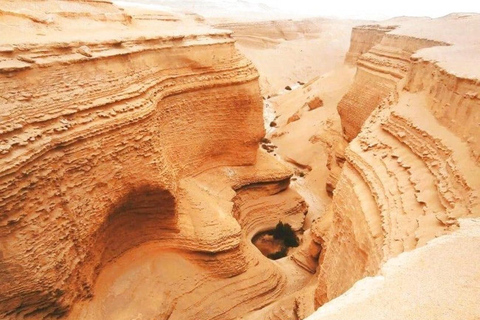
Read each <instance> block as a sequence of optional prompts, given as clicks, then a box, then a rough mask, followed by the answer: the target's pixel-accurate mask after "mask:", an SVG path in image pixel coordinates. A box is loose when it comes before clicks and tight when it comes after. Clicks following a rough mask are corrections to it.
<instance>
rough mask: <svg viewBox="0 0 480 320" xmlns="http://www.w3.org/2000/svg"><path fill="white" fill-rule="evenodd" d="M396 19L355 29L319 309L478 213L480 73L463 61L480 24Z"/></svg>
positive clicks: (319, 235) (322, 239) (317, 234)
mask: <svg viewBox="0 0 480 320" xmlns="http://www.w3.org/2000/svg"><path fill="white" fill-rule="evenodd" d="M394 22H396V23H395V24H398V25H399V27H397V29H395V30H394V31H390V32H386V33H384V30H385V27H381V28H380V30H376V29H375V28H372V27H368V28H367V29H364V30H363V29H362V32H358V31H357V32H354V38H355V37H360V38H359V39H356V40H354V41H353V43H352V46H351V49H350V50H351V51H352V52H351V53H350V54H349V56H350V57H354V56H358V59H357V75H356V77H355V80H354V83H353V85H352V87H351V89H350V91H349V92H348V93H347V94H346V95H345V96H344V98H343V99H342V101H341V102H340V103H339V105H338V109H339V112H340V117H341V120H342V126H343V129H344V133H345V134H346V137H347V138H348V139H353V140H352V141H351V143H350V144H349V146H348V148H347V149H346V152H345V158H346V163H345V165H344V166H343V169H342V173H341V175H340V178H339V181H338V184H337V188H336V190H335V191H334V196H333V200H332V206H331V208H330V210H329V211H328V212H327V214H326V215H325V216H324V217H323V218H322V219H319V220H317V221H316V223H315V224H314V225H313V227H312V234H313V236H314V239H316V241H317V242H319V243H321V244H322V247H323V250H322V253H321V255H320V262H319V263H320V265H321V267H320V271H319V284H318V288H317V291H316V301H317V303H318V304H319V305H322V304H324V303H325V302H327V301H329V300H331V299H333V298H335V297H337V296H339V295H341V294H342V293H344V292H345V291H346V290H348V289H349V288H350V287H351V286H352V285H353V284H354V283H355V282H356V281H357V280H359V279H361V278H363V277H365V276H369V275H375V274H376V273H377V272H378V271H379V268H380V266H381V265H382V264H383V263H384V262H385V261H387V260H389V259H390V258H392V257H395V256H397V255H398V254H400V253H402V252H404V251H409V250H413V249H415V248H418V247H420V246H423V245H424V244H425V243H426V242H427V241H428V240H430V239H432V238H435V237H438V236H441V235H443V234H446V233H448V232H450V231H452V230H454V229H456V228H457V227H458V221H457V220H458V219H459V218H461V217H478V216H479V213H480V198H479V195H480V166H479V149H478V139H479V137H480V135H479V131H478V130H479V125H478V124H479V121H480V100H479V99H478V96H479V94H480V86H479V82H478V79H479V78H480V72H479V69H478V65H476V64H473V63H472V62H470V61H468V60H461V59H462V57H463V56H469V55H471V56H475V55H476V53H477V52H478V44H476V43H478V33H476V32H473V33H471V34H470V36H469V37H467V36H462V32H463V31H462V30H464V29H463V28H464V26H465V25H468V26H469V28H471V29H472V30H479V29H480V17H479V16H478V15H466V16H458V15H451V16H447V17H444V18H441V19H437V20H431V19H418V20H415V21H392V24H393V23H394ZM369 30H370V31H369ZM442 30H449V32H448V33H445V34H443V33H442ZM370 32H371V33H372V34H370ZM381 33H383V34H384V36H383V37H382V39H381V40H379V39H378V37H379V34H381ZM363 36H365V39H362V38H361V37H363ZM368 41H372V42H374V43H370V44H368V45H367V44H364V45H362V46H358V47H357V46H356V44H358V43H364V42H368ZM367 47H371V49H369V50H368V51H367V52H365V53H363V54H361V53H362V52H363V50H364V48H367ZM425 48H428V49H425ZM422 49H423V50H422ZM462 50H467V51H466V52H468V53H465V52H463V51H462ZM460 51H462V52H463V53H462V54H460V55H457V53H458V52H460ZM455 62H456V63H455ZM463 63H466V64H468V65H470V68H465V66H463V67H460V66H459V65H461V64H463ZM465 70H468V71H469V72H468V73H466V72H464V71H465ZM364 122H365V123H364ZM362 124H363V126H362ZM431 263H441V262H438V261H433V260H432V261H431ZM461 268H462V266H459V269H461ZM476 292H477V294H478V290H477V291H476ZM405 295H408V293H405ZM432 299H433V300H432V301H435V298H432ZM438 301H440V300H438ZM454 308H461V306H460V305H455V306H454ZM477 316H478V314H477ZM433 318H435V317H433ZM322 319H323V318H322ZM328 319H330V318H328Z"/></svg>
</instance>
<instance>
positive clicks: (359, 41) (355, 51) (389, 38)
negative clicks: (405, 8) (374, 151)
mask: <svg viewBox="0 0 480 320" xmlns="http://www.w3.org/2000/svg"><path fill="white" fill-rule="evenodd" d="M392 29H394V27H381V26H378V27H375V26H370V27H367V28H357V30H354V31H353V32H352V44H351V46H350V51H349V53H348V54H347V61H348V62H350V63H355V62H356V65H357V73H356V75H355V81H354V83H353V85H352V87H351V88H350V90H349V92H348V93H347V94H346V95H345V96H344V97H343V98H342V100H341V101H340V103H339V104H338V113H339V114H340V118H341V119H342V127H343V133H344V136H345V138H346V139H347V140H348V141H351V140H352V139H353V138H355V137H356V136H357V134H358V133H359V132H360V129H361V127H362V125H363V123H364V122H365V120H367V118H368V116H369V115H370V114H371V113H372V112H373V110H374V109H375V108H377V107H378V106H379V105H381V104H382V103H384V102H385V100H387V99H394V97H391V95H393V96H394V95H395V94H396V91H397V89H401V88H402V86H403V83H402V80H404V79H405V77H406V76H407V74H408V73H409V71H410V68H411V64H410V56H411V55H412V54H413V53H414V52H416V51H417V50H420V49H422V48H427V47H431V46H438V45H445V43H442V42H439V41H432V40H429V39H417V38H414V37H408V36H404V35H402V36H400V35H396V34H391V33H387V32H388V31H391V30H392ZM360 31H361V32H360Z"/></svg>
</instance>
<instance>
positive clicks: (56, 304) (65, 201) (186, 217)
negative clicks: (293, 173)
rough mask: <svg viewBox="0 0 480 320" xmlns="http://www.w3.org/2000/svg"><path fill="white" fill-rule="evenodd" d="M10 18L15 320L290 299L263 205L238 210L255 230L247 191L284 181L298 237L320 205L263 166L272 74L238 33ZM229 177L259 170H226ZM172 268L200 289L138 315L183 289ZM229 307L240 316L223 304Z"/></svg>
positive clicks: (1, 187)
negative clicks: (266, 93)
mask: <svg viewBox="0 0 480 320" xmlns="http://www.w3.org/2000/svg"><path fill="white" fill-rule="evenodd" d="M0 10H1V15H0V20H1V22H2V34H4V35H5V34H7V36H5V37H4V36H2V39H1V40H0V42H1V43H0V48H1V49H0V84H1V85H0V88H1V89H0V91H1V94H0V97H1V98H0V103H1V111H0V112H1V122H0V154H1V155H0V212H1V215H0V257H1V259H0V314H1V315H2V316H1V317H2V318H16V317H20V318H21V317H28V316H31V317H34V318H35V317H38V318H43V317H44V316H51V317H60V316H63V315H65V314H67V313H68V312H69V311H70V310H71V307H72V306H73V305H79V306H82V307H77V308H76V309H75V312H74V313H72V314H71V317H72V319H81V318H85V319H106V318H109V317H111V315H112V314H115V315H116V319H120V318H121V317H122V316H121V314H123V315H125V319H132V318H134V317H136V316H137V315H138V314H139V312H140V311H139V310H141V312H144V316H146V314H148V315H149V316H152V317H157V318H161V319H163V318H167V317H169V319H194V318H195V319H207V318H210V319H214V318H216V319H217V318H222V319H230V318H234V317H236V316H238V315H240V314H243V313H245V312H247V311H250V310H252V309H255V308H258V307H260V306H262V305H263V304H266V303H268V302H269V301H272V299H275V298H276V297H278V296H279V295H280V294H281V293H282V288H283V287H282V283H284V282H285V281H284V277H285V276H284V274H283V273H282V272H281V271H279V270H278V268H277V269H275V268H274V267H272V265H273V264H272V262H270V261H269V260H266V261H265V259H260V258H259V256H258V255H260V256H261V254H260V253H259V252H257V251H255V250H256V249H254V248H253V249H249V248H251V246H250V247H249V245H248V243H249V241H247V238H246V236H245V235H243V234H242V227H241V226H243V225H245V226H247V225H251V226H252V227H251V228H253V229H255V228H259V226H263V225H264V224H265V223H266V222H265V221H263V222H262V221H261V219H260V220H259V219H258V216H257V215H258V214H259V213H258V214H257V213H255V214H254V213H252V212H255V211H256V210H257V209H255V206H260V205H262V203H261V202H259V203H256V204H254V203H252V204H251V205H248V209H247V208H246V209H245V210H243V209H242V210H240V212H237V211H235V212H236V213H235V214H238V215H239V217H243V216H245V215H246V216H252V215H253V217H256V218H252V219H245V218H241V219H240V220H239V221H241V223H240V224H239V223H238V222H237V220H236V219H235V218H234V215H233V214H232V210H233V208H234V204H233V203H234V202H235V206H236V207H239V206H240V207H242V206H246V204H241V203H240V202H237V201H236V200H235V201H234V200H233V198H234V196H235V191H234V190H238V192H237V193H238V197H240V195H241V194H243V191H241V190H244V189H245V187H244V186H245V185H252V186H253V185H255V184H259V185H262V186H263V184H269V183H273V182H274V181H280V184H279V185H280V186H281V189H279V190H277V191H275V192H279V191H282V192H285V195H286V196H285V198H284V199H286V200H284V202H283V204H282V205H280V207H281V208H282V210H284V212H287V213H288V215H290V216H292V217H295V219H294V221H298V222H297V223H296V226H297V227H300V226H301V221H302V220H303V218H301V217H303V215H304V213H305V210H306V206H305V204H304V202H302V199H301V198H300V197H299V196H298V195H296V194H295V193H292V192H290V191H288V189H287V187H288V179H289V177H290V173H289V172H286V171H285V170H284V169H281V168H280V167H275V168H276V169H268V167H272V166H273V165H272V164H271V161H269V160H258V159H257V150H258V142H259V141H260V139H261V138H262V136H263V134H264V130H263V123H262V102H261V96H260V92H259V86H258V82H257V78H258V74H257V72H256V70H255V68H254V67H253V66H252V64H251V63H250V62H249V61H248V60H246V59H245V58H244V57H243V56H242V55H241V54H239V53H238V51H236V49H235V48H234V41H233V39H232V38H231V36H230V32H227V31H221V30H216V29H212V28H211V27H208V26H205V25H200V24H198V23H197V22H196V21H195V20H196V19H195V18H194V17H192V18H189V17H184V16H173V15H168V14H158V15H151V14H149V15H146V14H144V13H141V12H136V13H135V14H133V15H132V14H127V13H126V12H124V11H122V10H119V9H118V8H117V7H115V6H113V5H112V4H111V3H110V2H108V1H71V2H68V3H66V2H62V1H34V0H32V1H22V2H21V3H19V2H3V3H2V4H0ZM197 20H198V19H197ZM4 26H5V27H4ZM180 26H181V28H180ZM4 30H5V32H4ZM255 163H257V167H253V166H252V165H253V164H255ZM262 163H263V164H264V166H263V167H262V169H261V170H260V169H259V167H258V166H261V164H262ZM265 163H266V164H268V165H265ZM223 166H245V167H240V168H245V169H238V170H240V171H241V170H244V171H245V173H244V174H238V175H237V174H236V173H235V172H236V171H235V170H237V169H235V170H234V169H224V170H223V169H222V170H223V171H222V170H220V171H221V174H220V173H218V172H217V171H215V170H217V168H220V167H223ZM257 169H258V170H260V171H258V170H257ZM212 170H213V171H212ZM229 170H230V171H229ZM262 170H263V171H262ZM247 173H248V174H247ZM203 174H207V175H209V176H208V179H207V178H205V176H202V175H203ZM232 175H233V176H232ZM236 176H239V177H240V178H235V177H236ZM215 177H217V178H218V177H223V178H222V179H223V180H222V179H220V178H218V180H215V179H216V178H215ZM229 177H230V178H229ZM202 179H203V180H202ZM229 179H230V180H233V181H236V183H233V182H229V181H230V180H229ZM235 179H237V180H235ZM202 181H220V182H222V183H220V184H218V185H216V186H215V188H214V187H212V186H211V185H209V184H206V183H204V182H202ZM266 190H270V188H266ZM262 196H265V197H267V198H268V197H276V198H277V199H270V200H268V201H267V202H268V203H271V204H270V206H271V207H272V208H273V207H274V205H273V201H274V200H275V201H276V200H278V198H281V197H279V196H278V195H273V194H270V193H269V192H267V193H265V194H262ZM252 201H253V200H252ZM256 201H258V200H256ZM249 203H250V202H249ZM281 213H282V212H280V211H277V216H274V219H275V222H277V220H278V215H280V214H281ZM255 219H257V220H258V221H257V220H255ZM272 219H273V218H272ZM292 219H293V218H292ZM299 219H300V220H299ZM245 228H246V227H245ZM245 228H244V230H246V229H245ZM251 228H250V227H249V228H247V229H248V230H250V229H251ZM250 245H251V244H250ZM172 252H173V253H172ZM140 253H141V254H140ZM255 254H258V255H257V256H256V255H255ZM162 257H163V258H165V259H166V260H165V261H170V262H172V263H173V264H172V265H175V263H179V264H181V265H183V266H184V267H185V270H189V271H188V272H187V271H186V273H185V274H192V279H197V280H198V282H195V280H194V282H192V284H193V287H192V286H191V285H187V283H186V282H181V281H180V279H177V280H178V281H179V282H178V287H175V288H174V289H172V290H170V289H169V290H170V291H169V292H163V294H164V296H163V298H162V297H158V300H154V301H153V302H152V301H151V302H150V303H149V307H148V308H145V305H144V304H142V303H137V304H136V305H135V304H134V302H135V301H136V300H135V299H134V298H132V296H135V294H137V298H138V297H140V296H142V295H141V294H140V293H144V294H147V295H148V293H151V292H153V291H148V290H147V288H152V290H153V287H149V286H153V284H155V285H156V286H157V288H158V287H159V286H165V287H168V288H171V287H172V283H171V282H169V281H171V280H172V279H173V278H171V279H170V280H165V281H163V280H159V279H161V277H160V276H159V274H162V273H161V272H163V271H164V272H165V274H170V273H168V272H169V271H168V270H170V269H168V268H170V267H169V264H168V263H167V262H165V263H166V264H161V263H160V261H161V258H162ZM135 261H137V262H138V264H136V262H135ZM142 261H143V262H148V263H147V264H141V263H140V262H142ZM259 261H261V262H259ZM117 263H118V264H117ZM150 266H157V267H158V268H157V269H155V270H157V271H158V272H160V273H158V274H157V273H155V272H154V271H152V269H150V271H148V272H147V271H146V270H147V269H145V268H147V267H148V268H150ZM166 268H167V269H166ZM105 270H108V272H107V271H105ZM126 270H127V271H128V272H130V273H128V272H127V271H126ZM133 270H136V271H135V272H140V273H141V274H143V275H144V276H145V277H144V278H142V277H136V278H135V279H136V281H139V282H138V283H142V284H143V285H144V286H145V290H143V291H140V293H139V292H138V291H136V289H135V288H136V287H135V288H134V287H129V285H128V284H131V283H132V282H129V281H130V280H128V281H127V280H125V279H129V278H128V277H129V275H131V274H132V273H134V271H133ZM142 270H143V271H142ZM124 271H125V272H126V273H123V272H124ZM102 272H103V273H102ZM142 272H144V273H142ZM189 272H190V273H189ZM152 274H153V275H157V276H158V277H157V278H148V276H149V275H150V276H152ZM194 274H196V275H198V277H195V276H194ZM212 274H215V276H214V277H213V278H212ZM99 275H100V277H99ZM102 275H105V276H102ZM114 275H118V276H119V277H118V278H117V279H116V280H115V279H114V280H112V278H114ZM120 275H122V276H121V277H120ZM172 277H174V276H173V275H172ZM142 279H143V280H142ZM149 279H150V280H149ZM152 279H154V280H152ZM212 279H218V282H215V281H213V280H212ZM122 281H125V282H122ZM134 283H136V282H134ZM180 283H183V284H180ZM215 283H216V284H215ZM238 283H244V284H245V285H238ZM175 285H177V283H175ZM125 288H129V290H127V291H129V292H131V294H132V295H126V296H125V295H123V293H122V294H120V293H121V292H124V291H123V289H125ZM219 288H224V289H223V291H222V290H220V291H218V293H217V295H214V294H213V293H214V292H215V290H217V289H219ZM239 291H240V292H242V293H241V294H238V292H239ZM156 292H158V290H157V291H156ZM186 292H190V293H192V292H193V293H192V294H190V295H188V294H185V293H186ZM219 294H224V295H225V297H228V300H229V301H231V304H224V305H221V306H219V304H218V298H220V296H218V295H219ZM112 296H116V297H117V298H118V300H115V301H114V302H112V301H111V300H109V299H110V298H111V297H112ZM92 297H93V300H90V299H91V298H92ZM142 297H143V296H142ZM150 297H152V296H150ZM165 297H168V298H165ZM205 297H209V298H208V299H206V298H205ZM255 297H257V299H255ZM260 298H261V299H260ZM122 299H123V300H122ZM182 299H183V300H182ZM202 299H203V300H202ZM226 299H227V298H226ZM80 301H83V302H81V304H79V303H80ZM120 301H123V303H122V302H120ZM127 301H130V302H131V304H129V303H127ZM144 301H146V300H144ZM155 301H156V302H157V303H158V304H155ZM110 302H112V303H110ZM99 305H100V306H101V307H100V308H99V309H97V307H98V306H99ZM159 305H160V306H159ZM213 306H215V307H213ZM128 307H131V309H128ZM135 308H137V309H135ZM127 309H128V310H129V311H127ZM82 310H83V311H82ZM119 310H122V313H120V311H119ZM147 310H148V311H147ZM129 312H131V313H129ZM135 312H136V313H135Z"/></svg>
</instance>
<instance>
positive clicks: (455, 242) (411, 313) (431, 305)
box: [307, 219, 480, 320]
mask: <svg viewBox="0 0 480 320" xmlns="http://www.w3.org/2000/svg"><path fill="white" fill-rule="evenodd" d="M459 222H460V226H461V227H460V229H459V230H457V231H455V232H454V233H452V234H449V235H444V236H442V237H439V238H438V239H434V240H432V241H430V242H429V243H428V244H427V245H426V246H423V247H421V248H419V249H416V250H414V251H410V252H405V253H402V254H401V255H399V256H398V257H396V258H393V259H391V260H389V261H388V262H386V263H385V264H384V265H383V266H382V269H381V271H380V272H379V274H378V275H377V276H375V277H367V278H364V279H362V280H360V281H358V282H357V283H356V284H355V285H354V286H353V288H351V289H350V290H349V291H348V292H347V293H345V294H344V295H342V296H340V297H338V298H337V299H334V300H332V301H330V302H329V303H327V304H325V305H324V306H323V307H322V308H321V309H319V310H318V311H317V312H315V313H314V314H313V315H311V316H310V317H308V318H307V320H342V319H358V320H367V319H378V320H388V319H409V320H414V319H439V320H450V319H478V316H479V314H480V306H479V305H478V297H479V296H480V294H479V291H480V290H479V289H478V264H479V263H480V253H479V252H478V250H477V248H478V246H479V245H480V220H479V219H460V220H459Z"/></svg>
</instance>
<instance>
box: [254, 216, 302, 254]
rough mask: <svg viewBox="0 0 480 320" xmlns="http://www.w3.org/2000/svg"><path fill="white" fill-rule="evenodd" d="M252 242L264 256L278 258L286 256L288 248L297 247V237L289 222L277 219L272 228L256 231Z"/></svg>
mask: <svg viewBox="0 0 480 320" xmlns="http://www.w3.org/2000/svg"><path fill="white" fill-rule="evenodd" d="M252 243H253V244H254V245H255V247H257V249H258V250H260V252H261V253H262V254H263V255H264V256H265V257H267V258H269V259H272V260H278V259H281V258H283V257H286V256H287V255H288V252H289V251H290V248H294V247H298V246H299V239H298V236H297V235H296V234H295V231H293V229H292V227H291V226H290V224H288V223H283V222H282V221H279V222H278V223H277V225H276V226H275V228H274V229H269V230H266V231H262V232H259V233H257V234H256V235H255V236H254V237H253V238H252Z"/></svg>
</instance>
